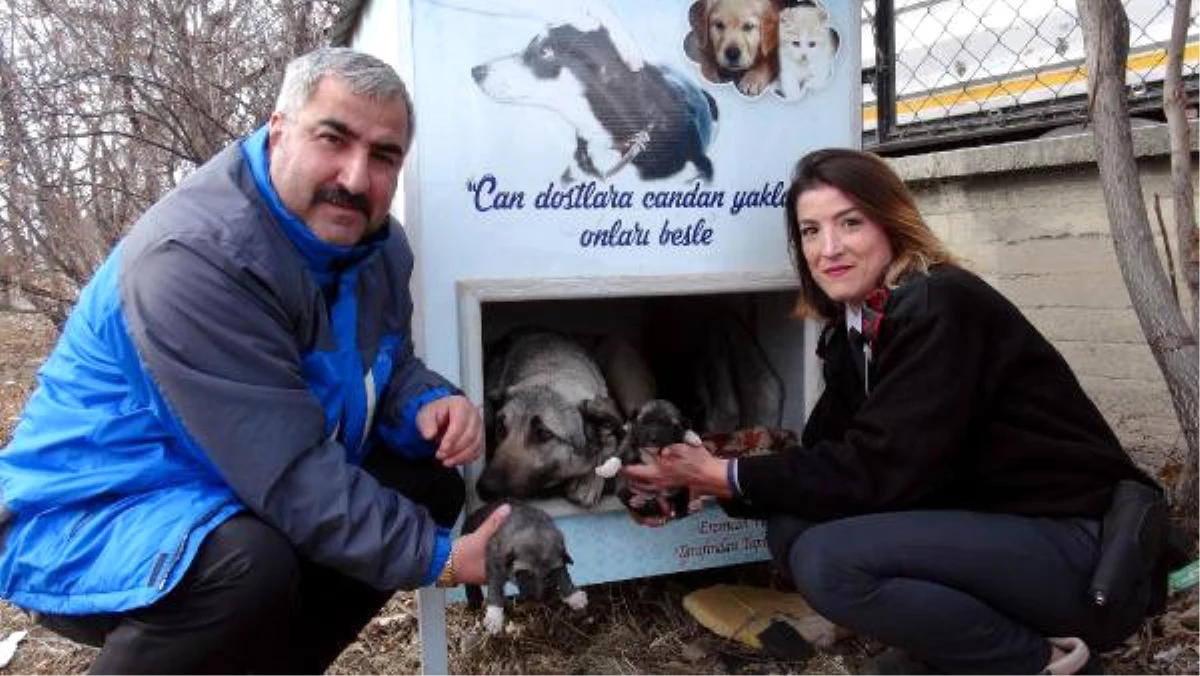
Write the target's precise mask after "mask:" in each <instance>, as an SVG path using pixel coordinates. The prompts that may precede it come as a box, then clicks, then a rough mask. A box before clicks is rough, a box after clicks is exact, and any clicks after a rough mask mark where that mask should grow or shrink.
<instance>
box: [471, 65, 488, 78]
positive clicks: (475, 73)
mask: <svg viewBox="0 0 1200 676" xmlns="http://www.w3.org/2000/svg"><path fill="white" fill-rule="evenodd" d="M487 73H488V67H487V64H486V63H483V64H480V65H478V66H475V67H474V68H472V69H471V77H473V78H475V81H476V82H483V81H484V80H485V79H487Z"/></svg>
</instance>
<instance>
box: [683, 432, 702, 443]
mask: <svg viewBox="0 0 1200 676" xmlns="http://www.w3.org/2000/svg"><path fill="white" fill-rule="evenodd" d="M683 443H685V444H687V445H688V446H703V445H704V442H703V441H701V440H700V435H699V434H696V433H695V432H694V431H692V430H688V431H686V432H684V433H683Z"/></svg>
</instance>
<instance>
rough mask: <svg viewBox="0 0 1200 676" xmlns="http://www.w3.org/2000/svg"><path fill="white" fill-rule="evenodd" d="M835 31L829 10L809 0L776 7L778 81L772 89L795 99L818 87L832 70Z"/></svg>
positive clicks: (835, 45) (783, 95)
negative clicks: (777, 19) (777, 23)
mask: <svg viewBox="0 0 1200 676" xmlns="http://www.w3.org/2000/svg"><path fill="white" fill-rule="evenodd" d="M838 43H839V38H838V33H837V31H836V30H834V29H833V28H832V27H831V26H830V25H829V12H827V11H826V10H825V8H824V7H822V6H820V5H818V4H813V3H811V2H802V3H800V4H797V5H794V6H791V7H785V8H784V9H781V10H780V11H779V81H778V83H777V84H776V89H775V93H776V94H778V95H779V96H781V97H782V98H784V99H786V100H789V101H795V100H799V99H802V98H804V97H805V96H807V95H808V94H809V93H810V92H812V91H813V90H816V89H820V88H822V87H824V86H825V84H826V83H827V82H828V81H829V77H830V75H831V74H832V73H833V64H834V58H835V57H836V56H837V52H838Z"/></svg>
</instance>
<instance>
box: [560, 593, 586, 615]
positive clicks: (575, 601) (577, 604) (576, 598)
mask: <svg viewBox="0 0 1200 676" xmlns="http://www.w3.org/2000/svg"><path fill="white" fill-rule="evenodd" d="M563 603H565V604H567V606H568V607H570V608H571V610H583V609H584V608H587V603H588V598H587V592H585V591H583V590H582V589H576V590H575V591H574V592H572V593H571V595H570V596H567V597H566V598H564V599H563Z"/></svg>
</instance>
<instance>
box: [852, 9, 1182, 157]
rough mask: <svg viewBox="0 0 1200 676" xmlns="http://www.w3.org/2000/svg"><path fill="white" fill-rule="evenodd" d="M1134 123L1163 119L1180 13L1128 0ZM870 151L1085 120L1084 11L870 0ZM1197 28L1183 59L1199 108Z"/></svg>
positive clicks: (866, 119) (866, 81)
mask: <svg viewBox="0 0 1200 676" xmlns="http://www.w3.org/2000/svg"><path fill="white" fill-rule="evenodd" d="M1125 11H1126V13H1127V14H1128V16H1129V59H1128V71H1127V77H1126V82H1127V85H1128V92H1129V105H1130V111H1131V113H1132V114H1133V115H1145V116H1148V117H1152V118H1161V110H1162V83H1163V79H1164V76H1165V70H1166V62H1167V44H1168V41H1169V39H1170V35H1171V23H1172V20H1173V13H1174V2H1172V1H1171V0H1128V2H1126V3H1125ZM862 12H863V16H862V45H863V51H862V58H863V131H864V135H863V146H864V147H866V148H871V149H874V150H876V151H878V152H889V151H894V152H897V153H902V152H906V151H908V152H911V151H915V150H924V149H932V148H935V147H947V146H950V145H955V144H959V145H961V144H963V143H966V142H970V141H972V140H976V139H981V138H990V139H996V140H998V139H1000V138H1024V137H1029V136H1031V135H1035V134H1038V133H1042V132H1045V131H1046V130H1048V129H1050V128H1054V127H1061V126H1066V125H1071V124H1078V123H1081V122H1083V121H1085V120H1086V115H1087V76H1086V73H1085V72H1084V70H1083V65H1084V49H1083V28H1082V27H1081V26H1080V23H1079V16H1078V10H1077V7H1076V0H863V10H862ZM1198 34H1200V30H1198V22H1197V16H1196V11H1195V9H1193V12H1192V15H1191V22H1190V27H1189V30H1188V39H1187V43H1186V48H1185V51H1184V66H1183V79H1184V83H1185V89H1186V90H1187V94H1188V98H1189V100H1190V101H1192V102H1193V103H1195V101H1196V100H1197V78H1198V73H1200V58H1198V54H1200V41H1198V38H1197V36H1198Z"/></svg>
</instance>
